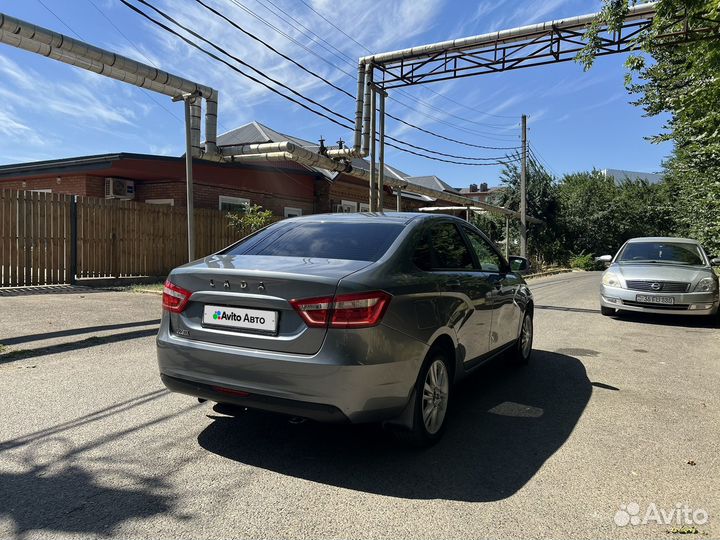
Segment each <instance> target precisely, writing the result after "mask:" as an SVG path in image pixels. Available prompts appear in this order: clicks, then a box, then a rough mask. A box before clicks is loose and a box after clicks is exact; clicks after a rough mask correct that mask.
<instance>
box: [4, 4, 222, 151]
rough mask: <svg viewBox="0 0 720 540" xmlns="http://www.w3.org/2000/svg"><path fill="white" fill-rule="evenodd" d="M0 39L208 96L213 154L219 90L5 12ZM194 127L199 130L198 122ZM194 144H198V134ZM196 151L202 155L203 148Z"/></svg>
mask: <svg viewBox="0 0 720 540" xmlns="http://www.w3.org/2000/svg"><path fill="white" fill-rule="evenodd" d="M0 43H6V44H8V45H11V46H14V47H18V48H21V49H24V50H26V51H30V52H33V53H37V54H41V55H43V56H47V57H49V58H52V59H54V60H58V61H60V62H64V63H66V64H70V65H73V66H77V67H80V68H83V69H87V70H90V71H94V72H95V73H98V74H100V75H105V76H107V77H110V78H113V79H117V80H119V81H123V82H126V83H129V84H133V85H135V86H139V87H142V88H147V89H149V90H152V91H154V92H159V93H161V94H165V95H168V96H171V97H173V98H176V97H178V96H181V95H182V94H197V95H199V96H201V97H203V98H205V99H206V100H208V107H207V111H208V114H207V115H206V117H205V131H206V137H207V146H206V149H205V150H206V152H207V154H209V157H215V145H216V139H217V98H218V93H217V91H216V90H214V89H212V88H210V87H209V86H204V85H201V84H198V83H195V82H192V81H190V80H188V79H183V78H182V77H178V76H177V75H172V74H171V73H168V72H166V71H163V70H160V69H157V68H154V67H151V66H148V65H146V64H143V63H141V62H137V61H135V60H132V59H130V58H127V57H125V56H122V55H119V54H115V53H112V52H110V51H106V50H104V49H100V48H99V47H95V46H93V45H89V44H87V43H83V42H82V41H78V40H76V39H73V38H71V37H68V36H66V35H63V34H59V33H57V32H53V31H52V30H48V29H46V28H42V27H40V26H37V25H34V24H31V23H28V22H26V21H22V20H20V19H16V18H15V17H11V16H9V15H6V14H4V13H0ZM197 127H198V131H199V128H200V126H199V123H198V125H197ZM193 148H194V151H193V154H194V155H195V154H196V153H197V150H196V149H195V148H196V145H193ZM197 148H200V144H199V138H198V140H197ZM197 155H198V156H200V155H202V151H201V152H199V153H197Z"/></svg>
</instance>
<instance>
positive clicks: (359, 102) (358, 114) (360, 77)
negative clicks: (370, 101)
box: [352, 63, 365, 155]
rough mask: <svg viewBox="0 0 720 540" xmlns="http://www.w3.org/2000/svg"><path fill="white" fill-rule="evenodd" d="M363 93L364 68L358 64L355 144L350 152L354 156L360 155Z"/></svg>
mask: <svg viewBox="0 0 720 540" xmlns="http://www.w3.org/2000/svg"><path fill="white" fill-rule="evenodd" d="M364 91H365V66H364V65H363V64H362V63H360V64H358V86H357V99H356V105H355V144H354V145H353V148H352V150H353V151H354V152H356V153H357V154H356V155H359V154H360V143H361V139H362V127H363V92H364Z"/></svg>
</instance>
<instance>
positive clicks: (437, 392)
mask: <svg viewBox="0 0 720 540" xmlns="http://www.w3.org/2000/svg"><path fill="white" fill-rule="evenodd" d="M449 391H450V381H449V378H448V371H447V367H446V366H445V362H443V361H442V360H440V359H437V360H434V361H433V363H432V364H430V368H429V369H428V371H427V374H426V375H425V384H424V385H423V396H422V419H423V423H424V424H425V429H426V430H427V432H428V433H429V434H431V435H434V434H435V433H437V432H438V431H439V430H440V428H441V427H442V425H443V421H444V420H445V412H446V411H447V404H448V394H449Z"/></svg>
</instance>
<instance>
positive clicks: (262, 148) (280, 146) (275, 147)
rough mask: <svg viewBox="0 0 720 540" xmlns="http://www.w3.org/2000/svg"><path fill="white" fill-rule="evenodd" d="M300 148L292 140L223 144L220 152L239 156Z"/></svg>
mask: <svg viewBox="0 0 720 540" xmlns="http://www.w3.org/2000/svg"><path fill="white" fill-rule="evenodd" d="M296 148H299V147H298V145H297V144H295V143H292V142H290V141H281V142H272V143H256V144H237V145H232V146H221V147H220V153H221V154H222V155H223V156H231V157H237V156H241V155H246V154H263V153H269V152H292V151H293V150H295V149H296Z"/></svg>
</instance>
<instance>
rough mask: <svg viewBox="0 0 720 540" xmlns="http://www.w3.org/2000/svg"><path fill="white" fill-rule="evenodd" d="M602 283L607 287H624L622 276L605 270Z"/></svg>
mask: <svg viewBox="0 0 720 540" xmlns="http://www.w3.org/2000/svg"><path fill="white" fill-rule="evenodd" d="M602 284H603V285H605V286H606V287H621V288H622V281H620V276H618V275H617V274H616V273H615V272H605V273H604V274H603V277H602Z"/></svg>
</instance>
